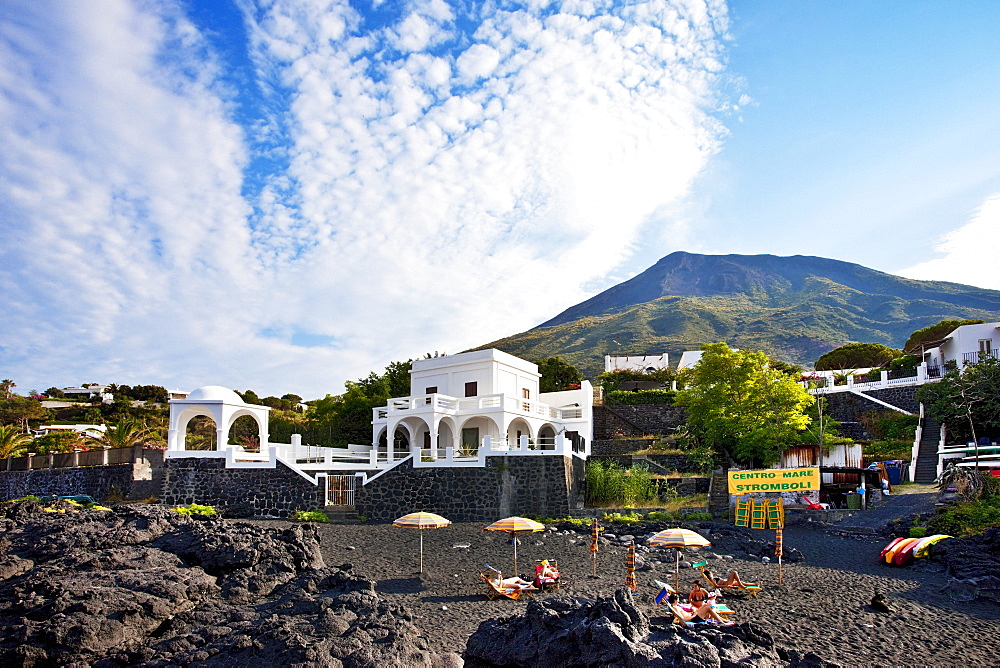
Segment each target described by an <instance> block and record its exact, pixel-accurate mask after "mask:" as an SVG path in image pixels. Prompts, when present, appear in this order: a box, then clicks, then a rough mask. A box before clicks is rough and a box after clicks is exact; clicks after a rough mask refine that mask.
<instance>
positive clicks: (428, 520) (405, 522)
mask: <svg viewBox="0 0 1000 668" xmlns="http://www.w3.org/2000/svg"><path fill="white" fill-rule="evenodd" d="M449 524H451V520H446V519H445V518H443V517H441V516H440V515H435V514H434V513H410V514H409V515H403V516H402V517H400V518H399V519H398V520H396V521H395V522H393V523H392V526H394V527H403V528H404V529H420V530H421V532H420V572H421V573H423V572H424V533H423V529H440V528H441V527H446V526H448V525H449Z"/></svg>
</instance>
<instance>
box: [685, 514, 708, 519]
mask: <svg viewBox="0 0 1000 668" xmlns="http://www.w3.org/2000/svg"><path fill="white" fill-rule="evenodd" d="M682 517H683V518H684V519H686V520H710V519H712V513H687V514H686V515H682Z"/></svg>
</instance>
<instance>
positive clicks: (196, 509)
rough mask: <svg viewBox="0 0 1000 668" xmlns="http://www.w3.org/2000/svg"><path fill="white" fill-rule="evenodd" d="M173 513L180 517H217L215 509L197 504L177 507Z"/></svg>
mask: <svg viewBox="0 0 1000 668" xmlns="http://www.w3.org/2000/svg"><path fill="white" fill-rule="evenodd" d="M173 510H174V512H175V513H180V514H181V515H188V516H192V515H201V516H204V517H210V516H212V515H217V514H218V513H216V512H215V508H213V507H212V506H201V505H198V504H197V503H191V504H188V505H186V506H177V507H176V508H174V509H173Z"/></svg>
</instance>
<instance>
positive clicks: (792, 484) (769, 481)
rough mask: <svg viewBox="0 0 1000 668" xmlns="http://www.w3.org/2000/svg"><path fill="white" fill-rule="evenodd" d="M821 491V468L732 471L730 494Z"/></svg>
mask: <svg viewBox="0 0 1000 668" xmlns="http://www.w3.org/2000/svg"><path fill="white" fill-rule="evenodd" d="M814 489H819V467H818V466H811V467H809V468H804V469H764V470H760V471H730V472H729V493H730V494H748V493H750V492H808V491H810V490H814Z"/></svg>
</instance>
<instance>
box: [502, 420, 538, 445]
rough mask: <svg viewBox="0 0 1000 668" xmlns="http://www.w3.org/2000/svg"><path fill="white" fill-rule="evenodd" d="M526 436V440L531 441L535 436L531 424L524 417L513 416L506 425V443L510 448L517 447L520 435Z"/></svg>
mask: <svg viewBox="0 0 1000 668" xmlns="http://www.w3.org/2000/svg"><path fill="white" fill-rule="evenodd" d="M522 436H527V437H528V440H530V441H533V440H534V438H535V435H534V433H533V432H532V431H531V425H530V424H528V421H527V420H525V419H524V418H519V417H518V418H514V419H513V420H511V421H510V424H508V425H507V443H508V444H509V445H510V447H512V448H517V447H518V445H519V444H520V442H521V437H522Z"/></svg>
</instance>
